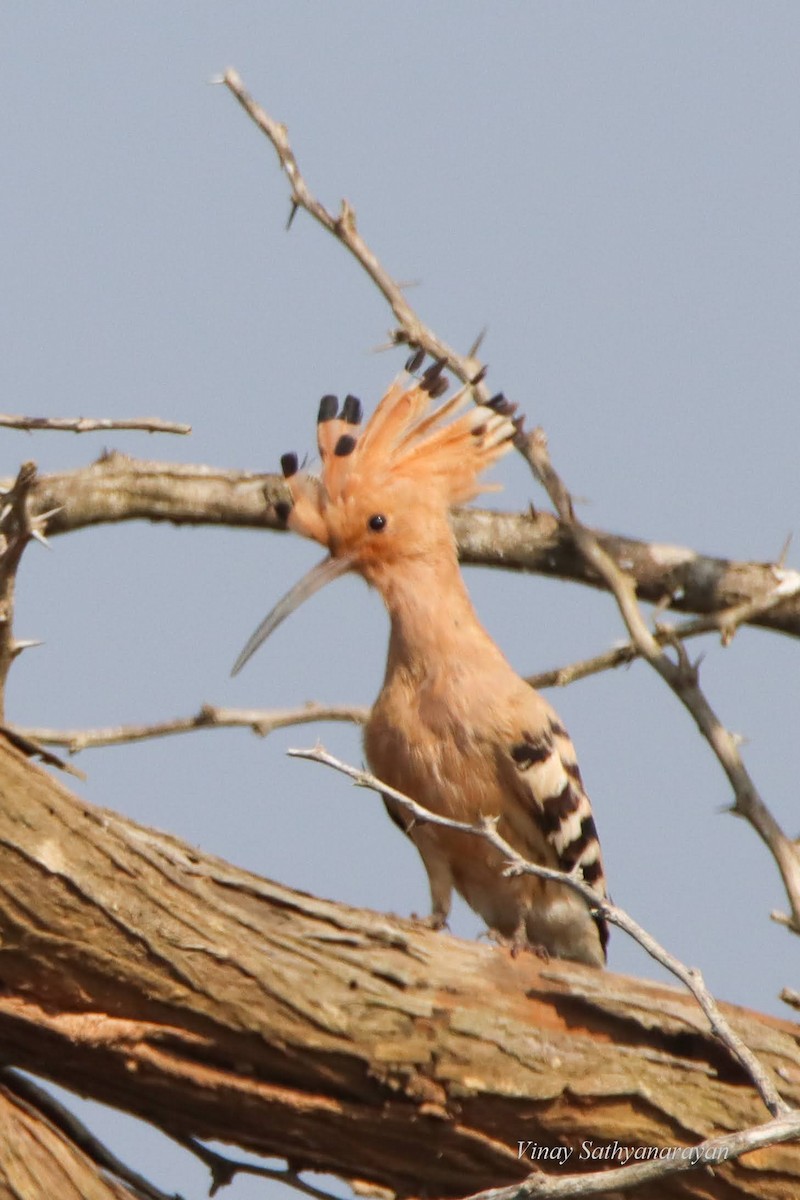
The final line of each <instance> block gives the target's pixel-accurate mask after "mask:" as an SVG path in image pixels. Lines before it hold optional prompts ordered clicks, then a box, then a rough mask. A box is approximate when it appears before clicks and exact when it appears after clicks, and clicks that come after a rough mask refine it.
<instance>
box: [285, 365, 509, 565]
mask: <svg viewBox="0 0 800 1200" xmlns="http://www.w3.org/2000/svg"><path fill="white" fill-rule="evenodd" d="M446 388H447V383H446V380H445V379H444V378H443V377H442V375H441V364H439V363H434V365H433V366H432V367H429V368H428V370H427V371H425V372H424V374H423V375H422V377H421V378H420V379H419V380H417V379H415V378H413V377H411V376H409V375H408V374H403V375H401V376H400V377H399V378H398V379H397V380H395V382H394V383H393V384H392V385H391V387H390V388H389V390H388V391H387V392H386V394H385V395H384V396H383V398H382V399H381V401H380V403H379V404H378V406H377V408H376V409H375V412H374V413H373V414H372V416H371V417H370V418H369V420H368V421H367V422H366V424H364V425H363V426H362V407H361V402H360V401H359V400H357V399H356V397H355V396H349V395H348V396H347V397H346V398H345V400H344V403H343V404H342V406H341V409H340V408H339V402H338V400H337V398H336V397H335V396H323V397H322V400H321V401H320V406H319V415H318V418H317V444H318V447H319V455H320V462H321V466H320V471H319V474H318V475H316V474H312V473H310V472H307V471H305V470H299V469H298V460H297V455H295V454H285V455H284V456H283V458H282V459H281V465H282V468H283V473H284V477H285V479H286V484H287V487H288V489H289V492H290V494H291V497H292V503H291V508H290V509H289V511H288V512H287V513H286V516H287V523H288V525H289V528H290V529H292V530H294V531H295V532H296V533H300V534H303V535H304V536H305V537H310V538H313V539H314V540H315V541H318V542H321V543H322V544H323V545H326V546H327V545H328V544H329V529H328V522H327V520H326V511H327V510H329V509H331V508H332V507H336V506H340V505H347V503H348V501H349V500H353V499H356V498H357V497H358V496H359V493H361V492H363V491H364V489H365V488H369V489H370V491H373V490H384V489H385V490H387V491H395V490H396V489H398V488H399V487H401V486H403V485H405V486H407V487H408V486H410V487H411V488H412V489H414V492H415V494H416V495H421V494H424V496H425V498H426V501H427V502H428V503H430V504H431V505H438V506H440V507H441V508H443V509H447V508H449V507H450V506H451V505H454V504H463V503H465V502H466V501H468V500H471V499H473V497H475V496H476V495H478V494H479V493H480V492H485V491H493V490H494V487H493V486H492V485H487V484H481V483H480V482H479V476H480V475H481V473H482V472H483V471H485V470H486V469H487V468H488V467H490V466H491V465H492V463H494V462H495V461H496V460H497V459H498V458H500V456H501V455H503V454H505V453H506V451H508V450H510V449H511V446H512V441H513V438H514V436H515V434H516V432H517V430H518V428H519V426H520V424H521V419H519V418H517V420H516V421H514V420H512V419H511V418H512V414H513V412H514V409H515V406H514V405H512V404H509V402H508V401H507V400H506V399H505V397H504V396H503V395H502V394H500V395H497V396H494V397H493V398H492V399H491V400H489V401H487V402H486V403H485V404H480V405H476V406H473V407H472V408H470V409H469V410H468V411H466V412H462V411H460V410H462V409H463V408H465V406H466V405H467V403H468V401H469V398H470V388H469V386H467V387H464V388H462V389H461V390H460V391H458V392H457V393H456V394H455V395H454V396H452V397H451V398H450V399H449V400H447V401H445V402H444V403H443V404H441V405H440V406H439V407H437V408H433V409H432V402H433V401H434V400H435V399H437V398H438V397H439V396H441V395H442V394H443V392H444V391H446Z"/></svg>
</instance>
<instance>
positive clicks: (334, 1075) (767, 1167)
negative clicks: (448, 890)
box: [0, 743, 800, 1200]
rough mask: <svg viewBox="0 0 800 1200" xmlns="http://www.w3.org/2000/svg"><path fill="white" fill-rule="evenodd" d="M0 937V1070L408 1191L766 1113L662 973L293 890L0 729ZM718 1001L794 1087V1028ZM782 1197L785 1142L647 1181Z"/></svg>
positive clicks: (473, 1182) (671, 1139) (785, 1191)
mask: <svg viewBox="0 0 800 1200" xmlns="http://www.w3.org/2000/svg"><path fill="white" fill-rule="evenodd" d="M0 936H1V937H2V950H0V980H1V981H2V990H1V991H0V1055H1V1056H2V1058H3V1059H4V1060H5V1061H6V1062H7V1063H10V1064H13V1065H16V1066H18V1067H20V1068H23V1069H25V1070H27V1071H31V1072H33V1073H35V1074H37V1075H40V1076H43V1077H45V1078H48V1079H51V1080H54V1081H56V1082H58V1083H60V1084H62V1085H63V1086H65V1087H67V1088H71V1089H73V1090H76V1091H78V1092H81V1093H83V1094H85V1095H89V1096H91V1097H93V1098H95V1099H97V1100H100V1101H103V1102H105V1103H108V1104H112V1105H115V1106H117V1107H118V1108H121V1109H123V1110H125V1111H128V1112H130V1113H133V1114H135V1115H137V1116H139V1117H142V1118H143V1119H145V1120H146V1121H150V1122H152V1123H153V1124H154V1125H156V1126H157V1127H159V1128H161V1129H163V1130H165V1131H166V1132H167V1133H172V1134H177V1135H180V1136H192V1137H196V1138H200V1139H211V1138H214V1139H219V1140H221V1141H225V1142H230V1143H234V1144H236V1145H238V1146H240V1147H242V1148H243V1149H246V1150H250V1151H255V1152H257V1153H260V1154H264V1155H270V1156H278V1157H281V1158H287V1159H288V1160H289V1161H290V1162H291V1163H292V1164H293V1165H294V1166H296V1167H298V1168H304V1169H305V1168H308V1169H315V1170H320V1171H327V1172H332V1173H334V1174H337V1175H339V1176H341V1177H343V1178H348V1179H354V1178H357V1179H361V1180H366V1181H370V1182H372V1183H374V1184H380V1185H382V1186H384V1187H388V1188H391V1189H393V1190H394V1191H395V1192H397V1193H398V1194H399V1195H402V1196H414V1195H421V1194H427V1195H433V1196H458V1195H464V1194H466V1193H468V1192H471V1191H475V1190H477V1189H479V1188H483V1187H488V1186H492V1185H498V1184H502V1183H510V1182H513V1181H515V1180H518V1179H521V1178H523V1177H524V1176H525V1175H526V1174H527V1173H528V1172H529V1171H530V1169H531V1163H530V1162H529V1161H527V1162H526V1161H524V1160H523V1161H520V1159H519V1156H518V1143H519V1142H520V1141H531V1142H538V1143H540V1144H548V1145H557V1144H565V1145H569V1146H573V1147H574V1148H575V1154H574V1155H573V1158H572V1161H571V1163H570V1168H571V1169H578V1170H580V1169H590V1168H592V1167H594V1168H595V1169H596V1167H597V1165H598V1164H597V1163H594V1164H593V1163H591V1162H586V1161H584V1162H582V1163H581V1162H579V1161H576V1160H577V1159H578V1154H579V1151H580V1146H581V1143H582V1142H583V1141H584V1139H592V1140H593V1141H594V1142H595V1144H601V1143H602V1144H608V1143H609V1142H612V1141H613V1140H615V1139H617V1140H618V1141H620V1142H621V1143H624V1144H626V1145H628V1144H637V1145H688V1144H692V1143H695V1142H697V1141H699V1140H700V1139H701V1138H702V1137H704V1136H707V1135H710V1134H712V1133H723V1132H729V1131H733V1130H736V1129H740V1128H743V1127H745V1126H748V1125H752V1124H757V1123H759V1122H761V1121H762V1120H763V1119H764V1116H765V1114H764V1111H763V1108H762V1106H761V1104H760V1102H759V1100H758V1097H757V1096H756V1094H755V1092H754V1089H753V1087H752V1085H751V1084H750V1083H749V1081H748V1080H746V1079H745V1078H744V1077H743V1075H742V1073H741V1071H740V1069H739V1068H738V1066H737V1065H736V1064H734V1063H733V1062H731V1061H730V1059H729V1058H728V1056H727V1053H726V1052H725V1051H724V1049H723V1048H721V1047H720V1046H719V1045H718V1044H717V1043H715V1042H714V1040H713V1038H712V1037H711V1036H710V1034H709V1033H708V1031H707V1029H706V1028H705V1023H704V1020H703V1017H702V1015H701V1013H700V1012H699V1010H698V1009H697V1007H696V1006H695V1005H694V1003H693V1002H692V1001H691V1000H690V999H689V998H688V997H686V996H684V995H683V994H681V993H680V992H678V991H676V990H674V989H671V988H667V987H660V986H656V985H654V984H649V983H643V982H640V981H636V980H632V979H625V978H622V977H616V976H614V975H611V974H608V973H606V972H600V971H595V970H592V969H591V968H580V967H577V966H573V965H569V964H563V963H550V964H547V965H545V964H543V963H542V962H540V961H539V960H538V959H536V958H535V957H534V956H532V955H521V956H519V957H518V958H512V957H511V956H510V955H509V954H508V952H507V951H505V950H503V949H500V948H498V947H491V946H487V945H481V944H474V943H465V942H461V941H458V940H456V939H454V938H452V937H449V936H447V935H441V934H435V933H433V932H431V931H429V930H426V929H424V928H419V927H417V926H416V925H415V924H414V923H412V922H409V921H401V920H398V919H396V918H394V917H388V916H381V915H380V914H376V913H372V912H366V911H362V910H358V909H352V908H348V907H345V906H343V905H339V904H334V903H331V902H329V901H325V900H319V899H316V898H314V897H312V896H308V895H305V894H302V893H299V892H294V891H291V890H289V889H287V888H284V887H281V886H280V885H278V884H275V883H272V882H270V881H268V880H265V879H260V878H258V877H257V876H254V875H251V874H249V873H247V872H245V871H241V870H238V869H237V868H235V867H232V866H229V865H228V864H227V863H225V862H223V861H221V860H219V859H215V858H213V857H210V856H207V855H202V854H200V853H199V852H197V851H195V850H193V849H191V848H190V847H189V846H187V845H185V844H184V843H182V842H181V841H179V840H178V839H176V838H174V837H171V836H168V835H166V834H162V833H158V832H156V831H153V830H149V829H145V828H143V827H141V826H138V825H136V824H134V823H133V822H131V821H128V820H126V819H124V818H122V817H120V816H118V815H116V814H115V813H113V812H110V811H108V810H102V809H96V808H94V807H92V806H90V805H88V804H87V803H85V802H83V801H81V800H80V799H78V798H77V797H75V796H73V795H72V794H71V793H69V792H68V791H67V790H66V788H64V787H63V786H62V785H61V783H60V782H58V781H56V780H54V779H52V778H51V777H50V776H49V775H48V774H47V773H46V772H45V771H44V770H42V769H40V768H39V767H36V766H34V765H33V764H32V763H30V762H29V761H28V760H26V759H25V758H24V757H23V756H22V755H21V754H20V753H19V752H18V751H17V750H15V749H14V748H12V747H10V746H8V745H6V744H4V743H0ZM726 1011H727V1012H728V1015H729V1016H730V1017H732V1019H733V1020H734V1021H735V1024H736V1027H737V1030H738V1031H739V1032H740V1033H741V1035H742V1036H743V1037H744V1038H745V1040H746V1041H747V1042H748V1044H749V1045H750V1046H751V1047H752V1048H753V1049H754V1050H755V1051H756V1052H757V1053H758V1054H759V1055H760V1056H761V1058H762V1060H763V1061H764V1063H765V1064H766V1065H767V1067H768V1068H769V1069H770V1070H771V1071H772V1072H773V1073H774V1077H775V1082H776V1084H777V1085H778V1087H779V1088H780V1089H781V1091H782V1093H783V1095H784V1096H785V1098H786V1099H787V1101H789V1102H792V1103H797V1102H798V1101H800V1048H798V1044H797V1042H798V1039H797V1034H798V1031H797V1028H796V1027H794V1026H792V1025H791V1024H789V1023H788V1022H781V1021H778V1020H772V1019H770V1018H767V1017H761V1016H757V1015H755V1014H752V1013H749V1012H747V1011H745V1010H739V1009H732V1008H727V1009H726ZM557 1169H558V1168H557ZM561 1170H562V1171H563V1168H561ZM798 1193H800V1146H798V1145H796V1144H786V1145H782V1146H774V1147H771V1148H769V1149H766V1150H762V1151H759V1152H757V1153H752V1154H749V1155H747V1156H746V1157H744V1158H743V1159H741V1160H739V1161H736V1162H729V1163H726V1164H725V1165H724V1166H722V1167H720V1168H719V1169H718V1170H716V1172H715V1174H713V1175H712V1174H710V1173H709V1172H708V1170H707V1169H705V1170H699V1171H693V1172H690V1173H688V1174H684V1175H680V1176H673V1177H672V1178H670V1179H668V1180H665V1181H663V1182H662V1183H659V1184H654V1185H651V1186H650V1187H649V1188H648V1190H647V1195H648V1197H650V1198H652V1200H658V1198H660V1197H672V1196H693V1197H694V1196H697V1197H699V1196H719V1197H725V1198H726V1200H728V1198H733V1197H736V1198H739V1197H742V1198H743V1197H756V1196H757V1197H759V1200H765V1198H767V1200H772V1198H775V1200H777V1198H779V1197H780V1198H785V1200H788V1198H789V1197H790V1196H795V1195H797V1194H798ZM41 1194H44V1193H41ZM48 1194H49V1193H48ZM52 1194H57V1193H56V1192H53V1193H52ZM87 1194H89V1193H87Z"/></svg>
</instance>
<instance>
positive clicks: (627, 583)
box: [219, 70, 800, 933]
mask: <svg viewBox="0 0 800 1200" xmlns="http://www.w3.org/2000/svg"><path fill="white" fill-rule="evenodd" d="M219 82H221V83H224V84H225V86H226V87H227V88H228V89H229V91H230V92H231V93H232V94H233V95H234V96H235V97H236V99H237V100H238V101H239V103H240V104H241V105H242V107H243V108H244V109H245V111H246V112H247V114H248V116H250V118H251V119H252V120H253V121H254V122H255V124H256V125H257V126H258V128H259V129H261V131H262V132H263V133H264V134H265V135H266V136H267V138H268V139H269V141H270V142H271V143H272V146H273V147H274V149H275V151H276V153H277V155H278V160H279V162H280V165H281V168H282V170H283V171H284V173H285V174H286V176H287V178H288V180H289V183H290V185H291V190H292V210H291V216H290V222H291V218H292V217H293V216H294V214H295V212H296V210H297V209H298V208H303V209H305V211H306V212H308V213H309V214H310V215H311V216H312V217H314V219H315V220H316V221H318V222H319V223H320V224H321V225H322V226H323V228H325V229H327V230H328V232H329V233H331V234H333V236H334V237H336V238H337V239H338V240H339V241H340V242H341V243H342V244H343V245H344V246H345V248H346V249H347V250H348V251H349V252H350V253H351V254H352V255H353V256H354V257H355V259H356V260H357V261H358V262H359V263H360V265H361V266H362V268H363V269H364V270H365V271H366V273H367V274H368V276H369V277H370V279H371V280H372V281H373V282H374V283H375V285H376V286H377V287H378V289H379V290H380V292H381V293H382V295H383V296H384V297H385V299H386V300H387V301H388V303H389V305H390V307H391V309H392V312H393V313H394V315H395V317H396V319H397V321H398V328H397V329H396V330H395V331H394V332H393V334H392V340H393V341H394V342H395V343H397V344H402V343H408V344H409V345H411V346H415V347H420V348H421V349H422V350H424V351H426V352H427V353H428V354H430V355H432V356H433V357H434V358H436V359H439V360H441V361H442V363H443V364H444V365H446V366H447V367H448V368H449V370H451V371H452V373H453V374H454V375H455V376H456V377H457V378H459V379H460V380H461V381H462V382H464V383H473V385H474V386H473V392H474V395H475V397H476V399H478V400H486V399H487V398H488V389H487V388H486V387H485V384H484V383H483V374H484V369H483V367H482V365H481V363H480V362H479V361H478V360H477V358H475V357H474V353H471V354H470V355H468V356H466V357H464V356H462V355H460V354H458V353H457V352H456V351H454V350H453V349H452V347H450V346H448V345H446V344H445V343H444V342H442V341H441V340H440V339H439V338H437V337H436V336H435V335H434V334H433V333H432V332H431V331H430V330H429V329H428V328H427V326H426V325H425V324H424V323H423V322H422V321H421V320H420V318H419V317H418V316H417V314H416V312H415V311H414V310H413V308H412V307H411V305H409V304H408V302H407V300H406V299H405V296H404V295H403V292H402V289H401V288H400V286H399V284H398V283H397V282H396V281H395V280H394V279H392V277H391V276H390V275H389V274H388V272H387V271H386V270H385V268H384V267H383V265H382V264H381V263H380V261H379V260H378V258H377V256H376V255H375V254H374V252H373V251H372V250H371V248H370V247H369V246H368V245H367V244H366V242H365V241H364V239H363V238H362V237H361V236H360V235H359V234H358V232H357V230H356V220H355V213H354V212H353V209H352V207H351V206H350V205H349V204H348V203H347V201H343V203H342V209H341V213H340V215H339V216H338V217H333V216H332V215H331V213H329V212H328V210H327V209H326V208H325V207H324V205H322V204H321V203H320V202H319V201H318V200H317V199H316V197H315V196H314V195H313V194H312V192H311V191H310V189H309V187H308V185H307V184H306V182H305V179H304V178H303V175H302V174H301V172H300V169H299V167H298V164H297V159H296V158H295V155H294V152H293V150H292V148H291V145H290V143H289V137H288V134H287V131H286V128H285V126H283V125H281V124H279V123H278V122H277V121H275V120H273V118H272V117H270V116H269V114H268V113H266V112H265V111H264V109H263V108H261V106H260V105H259V104H257V103H256V101H255V100H254V99H253V98H252V96H250V95H249V93H248V92H247V91H246V90H245V88H244V85H243V83H242V81H241V79H240V78H239V75H238V74H237V73H236V71H234V70H228V71H226V72H225V74H224V76H223V77H222V79H221V80H220V81H219ZM474 349H476V348H474ZM517 448H518V449H519V450H520V452H521V453H522V454H523V455H524V457H525V458H526V459H527V461H528V462H529V464H530V465H531V467H532V468H533V470H534V472H535V473H536V475H537V477H538V478H539V479H540V480H541V481H542V483H543V484H544V487H545V489H546V491H547V492H548V495H549V496H550V499H551V501H552V502H553V504H554V506H555V509H556V512H557V514H558V517H559V519H560V521H561V523H562V526H563V527H564V528H565V529H566V530H567V531H568V533H569V534H570V535H571V539H572V541H573V544H574V546H575V548H576V549H577V550H578V553H579V557H580V558H581V559H582V560H583V562H584V564H585V566H586V567H587V568H588V571H589V575H590V577H594V581H595V582H596V581H597V580H600V581H602V583H603V584H605V586H606V587H608V588H609V590H611V591H612V593H613V594H614V596H615V597H616V600H617V603H618V604H619V606H620V610H621V612H622V615H623V618H624V620H625V622H626V625H627V626H628V631H629V633H630V635H631V639H632V642H633V644H634V645H635V647H636V650H637V652H638V653H639V654H640V655H642V657H644V658H646V659H647V660H648V662H650V663H651V665H652V666H653V667H654V668H655V669H656V670H657V671H658V672H659V674H660V675H661V676H662V678H663V679H665V681H666V682H667V683H668V684H669V686H670V687H671V688H672V689H673V691H674V692H675V693H676V695H677V696H678V697H679V698H680V699H681V700H682V702H683V703H684V704H685V705H686V707H687V708H688V709H689V711H690V712H691V713H692V716H693V717H694V719H695V721H696V722H697V724H698V726H699V728H700V730H701V732H702V733H703V735H704V736H705V737H706V738H707V739H708V741H709V743H710V744H711V746H712V748H713V749H714V752H715V754H716V755H717V757H718V759H719V761H720V763H721V764H722V766H723V769H724V770H725V772H726V774H727V776H728V778H729V780H730V782H731V785H732V787H733V789H734V795H735V803H734V806H733V811H734V812H735V813H737V814H738V815H740V816H744V817H746V818H747V820H748V821H750V823H751V824H752V825H753V827H754V828H755V830H756V832H757V833H758V834H759V836H760V837H761V838H762V839H763V840H764V842H765V843H766V845H767V847H768V849H769V850H770V852H771V853H772V854H773V856H774V858H775V860H776V862H777V864H778V868H779V870H780V873H781V877H782V879H783V882H784V886H785V888H786V891H787V894H788V897H789V902H790V906H791V916H790V917H789V918H788V924H789V927H790V928H792V929H793V930H794V932H796V933H800V852H799V851H798V849H797V847H795V846H794V845H793V844H792V843H791V842H790V841H789V839H788V838H787V837H786V835H785V834H784V833H783V831H782V830H781V828H780V827H779V825H778V824H777V822H776V821H775V819H774V817H773V816H772V814H771V813H770V812H769V810H768V809H767V807H766V805H765V804H764V802H763V800H762V799H761V797H760V796H759V795H758V792H757V790H756V788H755V786H754V784H753V782H752V780H751V779H750V777H749V774H748V773H747V771H746V769H745V767H744V764H743V762H742V759H741V755H740V754H739V751H738V748H737V746H736V743H735V741H734V739H733V737H732V735H731V734H730V733H729V731H728V730H726V729H725V728H724V726H723V725H722V724H721V723H720V721H719V720H718V719H717V717H716V715H715V713H714V712H713V710H712V709H711V706H710V705H709V704H708V701H707V700H706V698H705V696H704V695H703V693H702V691H701V690H700V688H699V686H698V683H697V671H696V669H695V668H693V667H691V666H690V664H689V661H688V658H687V656H686V653H685V650H684V649H683V647H682V645H681V644H680V643H679V642H678V641H677V639H676V641H675V649H676V653H677V655H678V662H677V664H676V663H674V662H673V661H672V660H671V659H670V658H669V657H668V656H667V655H666V654H665V653H664V652H663V650H662V648H661V646H660V645H659V641H658V639H657V638H656V637H655V636H654V635H653V634H652V633H651V632H650V630H649V629H648V628H647V625H646V623H645V621H644V619H643V618H642V615H641V613H640V612H639V609H638V605H637V603H636V600H637V586H636V584H637V580H635V575H636V572H635V571H633V572H631V573H628V574H626V573H625V572H624V571H623V570H622V569H621V568H620V567H619V566H618V565H617V564H618V563H625V565H626V567H627V565H628V556H627V555H622V556H619V555H614V554H613V553H609V551H608V549H607V548H604V546H603V545H601V541H600V538H599V537H598V536H596V535H595V534H594V533H592V532H591V531H590V530H589V529H587V528H586V527H585V526H583V525H582V524H581V523H580V522H579V521H578V519H577V518H576V516H575V513H574V509H573V504H572V499H571V497H570V495H569V492H568V491H567V489H566V488H565V487H564V485H563V483H562V482H561V480H560V478H559V477H558V475H557V474H556V472H555V471H554V470H553V468H552V465H551V463H550V460H549V456H548V455H547V447H546V442H545V439H544V436H543V434H541V433H537V432H535V433H534V434H533V435H525V434H524V433H522V432H520V434H519V436H518V437H517ZM631 565H633V564H632V563H631ZM773 574H774V578H773V582H772V586H767V587H766V588H765V589H764V590H763V591H762V592H760V593H759V595H758V596H755V595H750V596H748V597H745V598H741V597H740V598H739V600H740V601H741V600H743V601H744V603H745V604H748V603H751V602H758V601H767V602H768V604H767V610H766V611H765V612H762V613H761V614H760V615H761V619H764V617H765V615H767V612H769V611H771V612H774V611H775V608H777V609H778V610H780V608H781V607H782V605H783V603H784V602H785V600H786V599H787V597H788V598H789V599H790V600H792V601H793V600H794V599H796V597H797V593H798V573H797V572H795V571H792V572H786V571H785V570H783V569H782V568H780V567H774V568H773ZM678 594H679V593H678ZM675 595H676V586H675V585H673V587H671V588H667V589H666V590H665V592H664V593H663V594H662V597H661V598H660V599H661V600H669V602H670V603H672V600H673V597H675ZM773 602H774V605H773ZM726 607H727V606H726ZM731 628H735V624H734V625H733V626H731Z"/></svg>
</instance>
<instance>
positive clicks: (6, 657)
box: [0, 462, 53, 722]
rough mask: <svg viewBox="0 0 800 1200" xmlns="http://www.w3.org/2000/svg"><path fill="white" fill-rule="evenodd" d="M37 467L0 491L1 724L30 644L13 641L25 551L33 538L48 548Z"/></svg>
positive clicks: (24, 470)
mask: <svg viewBox="0 0 800 1200" xmlns="http://www.w3.org/2000/svg"><path fill="white" fill-rule="evenodd" d="M35 480H36V464H35V463H32V462H26V463H23V464H22V466H21V467H20V469H19V473H18V475H17V477H16V479H15V480H14V481H13V483H11V484H10V485H9V486H8V487H5V488H0V722H2V721H3V720H4V713H5V685H6V679H7V678H8V672H9V669H10V667H11V664H12V662H13V661H14V659H15V658H16V657H17V655H18V654H20V653H21V651H22V650H24V649H25V648H26V647H27V646H29V645H30V642H17V641H15V640H14V634H13V621H14V591H15V586H16V579H17V569H18V567H19V564H20V560H21V558H22V554H23V551H24V549H25V547H26V546H27V545H28V543H29V542H30V541H31V540H32V539H36V540H37V541H39V542H42V544H43V545H47V541H46V539H45V536H44V529H45V527H46V525H47V519H48V517H50V516H52V515H53V514H52V512H40V513H38V514H35V513H33V512H32V511H31V505H30V497H31V493H32V491H33V487H34V483H35Z"/></svg>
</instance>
